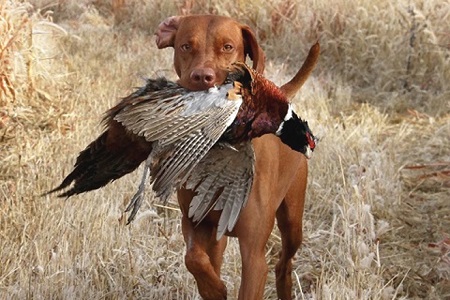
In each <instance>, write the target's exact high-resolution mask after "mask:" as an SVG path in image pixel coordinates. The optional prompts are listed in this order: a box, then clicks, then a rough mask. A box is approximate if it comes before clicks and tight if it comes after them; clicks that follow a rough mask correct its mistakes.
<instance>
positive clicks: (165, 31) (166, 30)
mask: <svg viewBox="0 0 450 300" xmlns="http://www.w3.org/2000/svg"><path fill="white" fill-rule="evenodd" d="M181 18H182V17H181V16H172V17H168V18H167V19H165V20H164V21H162V22H161V23H160V24H159V25H158V29H156V32H155V35H156V45H157V46H158V48H159V49H162V48H166V47H173V46H174V42H175V35H176V33H177V30H178V26H179V25H180V21H181Z"/></svg>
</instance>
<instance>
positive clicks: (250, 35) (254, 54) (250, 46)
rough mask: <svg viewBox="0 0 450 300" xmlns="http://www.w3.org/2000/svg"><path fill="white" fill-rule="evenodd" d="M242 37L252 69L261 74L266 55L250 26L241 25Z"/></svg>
mask: <svg viewBox="0 0 450 300" xmlns="http://www.w3.org/2000/svg"><path fill="white" fill-rule="evenodd" d="M242 37H243V38H244V45H245V50H244V51H245V54H248V56H250V58H251V60H252V61H253V69H255V70H256V71H258V73H261V74H262V73H263V72H264V66H265V60H266V57H265V55H264V51H263V50H262V48H261V47H260V46H259V44H258V42H257V41H256V36H255V33H254V32H253V30H252V29H251V28H250V27H248V26H242Z"/></svg>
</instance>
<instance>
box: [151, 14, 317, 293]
mask: <svg viewBox="0 0 450 300" xmlns="http://www.w3.org/2000/svg"><path fill="white" fill-rule="evenodd" d="M156 43H157V45H158V48H166V47H173V48H174V49H175V51H174V65H175V70H176V72H177V74H178V76H179V78H180V79H179V84H180V85H182V86H183V87H185V88H188V89H191V90H204V89H207V88H209V87H212V86H213V85H214V84H221V83H222V82H223V81H224V79H225V76H226V73H225V72H224V70H226V69H227V67H228V66H230V65H231V64H232V63H233V62H236V61H245V58H246V55H248V56H249V57H250V58H251V59H252V61H253V68H255V69H256V70H257V71H259V72H260V73H262V72H263V70H264V53H263V51H262V49H261V47H259V45H258V43H257V41H256V38H255V35H254V33H253V32H252V30H251V29H250V28H249V27H248V26H246V25H242V24H240V23H238V22H237V21H235V20H233V19H231V18H227V17H219V16H211V15H196V16H175V17H170V18H168V19H166V20H165V21H164V22H162V23H161V24H160V25H159V27H158V30H157V32H156ZM318 55H319V46H318V44H316V45H315V46H313V48H311V51H310V54H309V55H308V58H307V60H306V62H305V63H304V65H303V66H302V68H301V69H300V71H299V72H298V73H297V75H296V76H295V77H294V78H293V79H292V80H291V81H290V82H289V83H287V84H285V85H284V86H283V87H282V90H283V91H284V92H285V93H286V95H287V96H288V97H292V96H293V95H294V94H295V93H296V92H297V91H298V89H299V88H300V87H301V85H302V84H303V83H304V81H305V80H306V78H307V77H308V76H309V74H310V73H311V71H312V69H313V68H314V66H315V63H316V61H317V58H318ZM253 146H254V149H255V154H256V164H255V178H254V183H253V187H252V191H251V193H250V198H249V200H248V202H247V205H246V206H245V208H244V209H243V211H242V213H241V216H240V217H239V220H238V222H237V223H236V226H235V227H234V230H233V231H232V232H229V233H228V234H227V235H229V236H234V237H237V238H238V239H239V246H240V252H241V256H242V279H241V287H240V290H239V299H245V300H248V299H262V297H263V292H264V284H265V281H266V276H267V271H268V270H267V269H268V268H267V263H266V259H265V245H266V243H267V240H268V238H269V236H270V233H271V232H272V229H273V226H274V222H275V217H276V218H277V224H278V227H279V229H280V232H281V238H282V250H281V256H280V260H279V262H278V263H277V265H276V287H277V294H278V297H279V298H280V299H291V298H292V296H291V289H292V279H291V270H292V262H291V259H292V257H293V256H294V254H295V253H296V251H297V249H298V248H299V246H300V244H301V241H302V217H303V207H304V202H305V189H306V182H307V173H308V166H307V161H306V159H305V157H304V156H303V155H301V154H299V153H297V152H294V151H292V150H291V149H290V148H289V147H288V146H286V145H284V144H283V143H282V142H281V141H280V139H279V138H278V137H276V136H275V135H265V136H263V137H261V138H258V139H255V140H254V141H253ZM192 197H193V193H192V191H189V190H185V189H181V190H179V191H178V201H179V204H180V208H181V210H182V212H183V220H182V228H183V235H184V239H185V242H186V248H187V249H186V251H187V253H186V257H185V263H186V266H187V268H188V270H189V271H190V272H191V273H192V274H193V275H194V277H195V279H196V281H197V285H198V289H199V292H200V295H201V296H202V297H203V298H204V299H226V297H227V290H226V287H225V285H224V283H223V282H222V281H221V279H220V267H221V264H222V257H223V252H224V250H225V247H226V244H227V238H226V237H223V238H222V239H221V240H219V241H217V240H216V230H217V221H218V216H219V214H218V213H217V212H214V211H213V212H211V213H210V214H209V215H208V217H207V218H206V219H205V220H203V221H202V222H201V223H200V224H194V223H193V222H192V221H191V220H190V219H189V218H188V217H187V212H188V210H189V204H190V202H191V200H192Z"/></svg>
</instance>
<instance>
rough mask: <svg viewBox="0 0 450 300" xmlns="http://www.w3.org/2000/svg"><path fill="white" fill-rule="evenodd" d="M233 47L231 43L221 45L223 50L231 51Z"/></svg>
mask: <svg viewBox="0 0 450 300" xmlns="http://www.w3.org/2000/svg"><path fill="white" fill-rule="evenodd" d="M233 49H234V47H233V45H231V44H225V45H223V51H224V52H231V51H233Z"/></svg>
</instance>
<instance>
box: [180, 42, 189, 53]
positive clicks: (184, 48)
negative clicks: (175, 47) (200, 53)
mask: <svg viewBox="0 0 450 300" xmlns="http://www.w3.org/2000/svg"><path fill="white" fill-rule="evenodd" d="M180 48H181V51H184V52H187V51H189V50H191V45H189V44H183V45H181V47H180Z"/></svg>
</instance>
